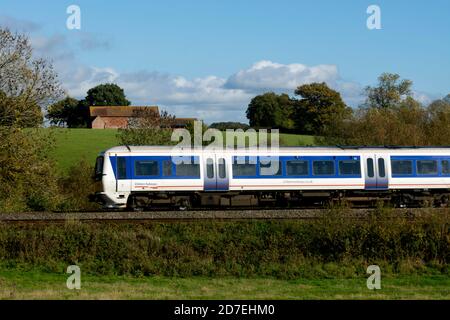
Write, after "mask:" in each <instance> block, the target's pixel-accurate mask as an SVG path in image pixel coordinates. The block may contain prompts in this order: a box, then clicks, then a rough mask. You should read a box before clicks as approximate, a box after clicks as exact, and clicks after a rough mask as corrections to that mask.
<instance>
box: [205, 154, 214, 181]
mask: <svg viewBox="0 0 450 320" xmlns="http://www.w3.org/2000/svg"><path fill="white" fill-rule="evenodd" d="M206 177H208V179H212V178H214V161H213V159H211V158H208V159H206Z"/></svg>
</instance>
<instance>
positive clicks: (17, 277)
mask: <svg viewBox="0 0 450 320" xmlns="http://www.w3.org/2000/svg"><path fill="white" fill-rule="evenodd" d="M68 276H69V275H68V274H65V273H63V272H61V273H59V274H57V273H44V272H35V271H31V272H24V271H5V270H1V271H0V299H449V298H450V277H445V276H423V277H418V276H398V277H382V279H381V289H380V290H369V289H367V287H366V278H365V277H360V278H351V279H339V278H333V279H318V280H311V279H309V280H306V279H295V280H276V279H271V278H254V279H249V278H205V277H191V278H169V277H141V278H132V277H125V276H101V277H93V276H84V275H83V273H82V274H81V289H80V290H69V289H67V287H66V280H67V278H68Z"/></svg>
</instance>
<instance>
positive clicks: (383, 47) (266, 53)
mask: <svg viewBox="0 0 450 320" xmlns="http://www.w3.org/2000/svg"><path fill="white" fill-rule="evenodd" d="M71 4H76V5H78V6H79V7H80V8H81V30H68V29H67V28H66V19H67V17H68V14H67V13H66V8H67V7H68V6H69V5H71ZM372 4H376V5H378V6H379V7H380V9H381V25H382V29H381V30H369V29H367V27H366V20H367V18H368V16H369V15H368V14H367V13H366V9H367V7H368V6H369V5H372ZM449 18H450V1H447V0H434V1H404V0H396V1H374V0H371V1H365V0H355V1H325V0H323V1H321V0H317V1H298V0H297V1H283V0H279V1H261V0H259V1H254V0H247V1H230V0H229V1H203V0H202V1H198V0H197V1H174V0H172V1H92V0H91V1H56V0H55V1H49V0H47V1H33V2H31V1H22V0H15V1H4V0H3V1H2V2H0V25H4V26H9V27H11V28H13V29H18V30H23V31H26V32H27V33H29V34H30V37H31V39H32V42H33V44H34V46H35V47H36V54H38V55H42V56H45V57H48V58H50V59H52V60H53V61H54V64H55V67H56V69H57V71H58V73H60V76H61V80H62V83H63V85H64V87H65V88H66V89H67V91H68V93H69V94H71V95H73V96H76V97H78V98H81V97H83V95H84V93H85V92H86V89H88V88H89V87H91V86H93V85H95V84H98V83H101V82H107V81H113V82H117V83H118V84H119V85H121V86H122V87H124V88H125V91H126V94H127V96H128V98H129V99H130V100H131V101H132V102H133V103H134V104H159V105H161V106H162V107H163V108H165V109H167V110H169V111H171V112H174V113H175V114H176V115H178V116H197V117H200V118H203V119H204V120H205V121H206V122H212V121H219V120H229V121H246V119H245V109H246V106H247V104H248V102H249V100H250V99H251V97H253V96H254V95H256V94H259V93H261V92H264V91H266V90H273V91H277V92H287V93H289V94H292V93H293V90H294V88H295V86H296V85H297V84H302V83H307V82H311V81H326V82H327V83H328V84H329V85H330V86H331V87H333V88H335V89H337V90H339V91H340V92H341V93H342V96H343V97H344V99H345V101H346V102H347V103H349V104H350V105H352V106H357V105H358V104H359V103H360V102H361V99H362V96H361V90H362V88H364V86H366V85H373V84H375V83H376V78H377V76H378V75H379V74H380V73H382V72H395V73H399V74H400V75H401V76H402V77H403V78H407V79H411V80H413V81H414V87H413V89H414V91H415V96H416V97H417V98H418V99H419V100H421V101H423V102H424V103H427V102H429V101H430V100H432V99H435V98H440V97H442V96H444V95H446V94H448V93H450V41H449V39H450V19H449Z"/></svg>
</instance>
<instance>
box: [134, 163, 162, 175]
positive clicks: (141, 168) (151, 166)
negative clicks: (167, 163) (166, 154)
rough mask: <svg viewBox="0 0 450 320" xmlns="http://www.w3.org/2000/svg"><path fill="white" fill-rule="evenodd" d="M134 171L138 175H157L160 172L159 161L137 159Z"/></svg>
mask: <svg viewBox="0 0 450 320" xmlns="http://www.w3.org/2000/svg"><path fill="white" fill-rule="evenodd" d="M134 172H135V175H136V176H157V175H158V173H159V166H158V161H156V160H136V161H135V162H134Z"/></svg>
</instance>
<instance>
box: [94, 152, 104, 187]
mask: <svg viewBox="0 0 450 320" xmlns="http://www.w3.org/2000/svg"><path fill="white" fill-rule="evenodd" d="M94 171H95V173H94V175H95V180H96V181H100V180H102V176H103V157H97V160H96V161H95V170H94Z"/></svg>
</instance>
